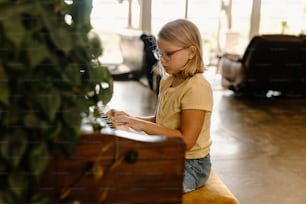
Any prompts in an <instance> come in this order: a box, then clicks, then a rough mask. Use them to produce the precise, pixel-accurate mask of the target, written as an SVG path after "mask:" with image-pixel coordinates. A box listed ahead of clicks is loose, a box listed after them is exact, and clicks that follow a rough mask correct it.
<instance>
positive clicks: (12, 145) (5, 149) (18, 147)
mask: <svg viewBox="0 0 306 204" xmlns="http://www.w3.org/2000/svg"><path fill="white" fill-rule="evenodd" d="M0 147H1V149H0V151H1V155H2V157H3V158H4V159H6V160H7V161H8V162H9V163H10V164H11V165H12V166H13V167H17V166H18V165H19V164H20V162H21V160H22V158H23V155H24V153H25V150H26V148H27V140H26V136H25V133H24V132H23V131H22V130H20V129H19V130H17V131H15V132H14V133H13V134H10V135H5V136H4V137H2V139H1V143H0Z"/></svg>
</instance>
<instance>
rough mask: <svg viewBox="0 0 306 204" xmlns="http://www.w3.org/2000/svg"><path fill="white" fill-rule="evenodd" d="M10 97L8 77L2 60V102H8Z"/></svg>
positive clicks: (0, 92) (0, 89)
mask: <svg viewBox="0 0 306 204" xmlns="http://www.w3.org/2000/svg"><path fill="white" fill-rule="evenodd" d="M8 99H9V88H8V79H7V76H6V74H5V72H4V69H3V67H2V66H1V61H0V103H1V102H2V103H3V104H6V105H7V104H8Z"/></svg>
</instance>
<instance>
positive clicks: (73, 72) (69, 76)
mask: <svg viewBox="0 0 306 204" xmlns="http://www.w3.org/2000/svg"><path fill="white" fill-rule="evenodd" d="M62 78H63V81H64V82H66V83H68V84H69V85H73V86H80V85H81V72H80V66H79V65H78V64H70V65H69V66H68V67H66V69H65V70H63V72H62Z"/></svg>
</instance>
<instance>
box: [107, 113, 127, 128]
mask: <svg viewBox="0 0 306 204" xmlns="http://www.w3.org/2000/svg"><path fill="white" fill-rule="evenodd" d="M106 116H107V117H108V118H109V119H110V120H111V121H112V124H113V126H114V127H118V126H121V125H126V124H127V121H126V120H123V119H122V117H129V114H127V113H126V112H124V111H118V110H115V109H111V110H109V111H108V112H107V113H106Z"/></svg>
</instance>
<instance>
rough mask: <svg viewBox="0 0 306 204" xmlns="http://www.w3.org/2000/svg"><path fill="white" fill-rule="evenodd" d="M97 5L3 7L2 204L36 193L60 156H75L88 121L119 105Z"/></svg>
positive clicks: (73, 1)
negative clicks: (112, 103) (98, 110)
mask: <svg viewBox="0 0 306 204" xmlns="http://www.w3.org/2000/svg"><path fill="white" fill-rule="evenodd" d="M91 7H92V1H91V0H45V1H41V0H0V129H1V133H0V172H1V174H0V203H25V202H27V203H46V202H48V201H47V199H46V198H45V197H44V196H43V195H38V194H34V195H33V193H32V190H33V189H32V187H33V186H35V184H36V182H37V180H39V177H40V175H41V174H42V173H43V171H44V169H45V167H46V165H47V164H48V162H49V158H50V157H51V155H52V154H56V153H68V154H73V151H74V149H75V147H76V145H77V142H78V139H79V136H80V125H81V120H82V116H81V114H82V113H85V114H86V113H87V112H88V107H90V106H95V105H96V104H97V103H98V102H103V103H104V104H106V103H107V102H108V101H109V100H110V99H111V97H112V92H113V84H112V77H111V75H110V73H109V72H108V70H107V68H105V67H102V66H100V64H99V62H98V60H97V59H98V56H100V55H101V54H102V51H103V50H102V46H101V44H100V41H99V39H98V37H97V35H95V34H94V33H93V32H92V31H91V29H92V28H91V25H90V13H91Z"/></svg>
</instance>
